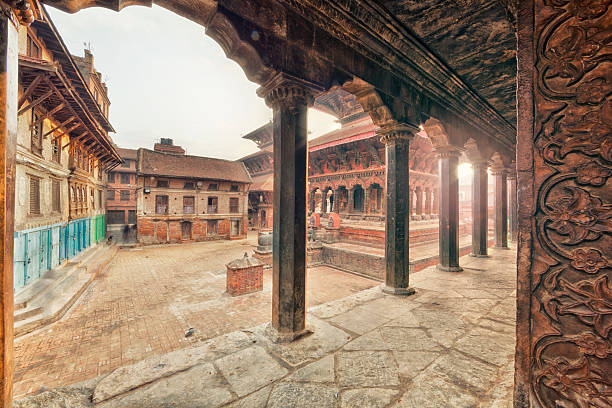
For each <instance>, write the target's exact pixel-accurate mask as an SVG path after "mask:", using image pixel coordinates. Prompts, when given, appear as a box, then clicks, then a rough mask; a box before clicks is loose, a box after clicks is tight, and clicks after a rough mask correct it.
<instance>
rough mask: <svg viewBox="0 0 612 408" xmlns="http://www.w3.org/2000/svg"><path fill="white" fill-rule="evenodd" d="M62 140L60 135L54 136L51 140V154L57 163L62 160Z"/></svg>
mask: <svg viewBox="0 0 612 408" xmlns="http://www.w3.org/2000/svg"><path fill="white" fill-rule="evenodd" d="M61 144H62V142H61V140H60V138H59V137H54V138H53V141H52V142H51V155H52V156H53V161H55V162H56V163H61V162H62V145H61Z"/></svg>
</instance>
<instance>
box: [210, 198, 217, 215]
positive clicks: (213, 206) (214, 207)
mask: <svg viewBox="0 0 612 408" xmlns="http://www.w3.org/2000/svg"><path fill="white" fill-rule="evenodd" d="M218 204H219V199H218V198H217V197H208V213H209V214H216V213H217V210H218Z"/></svg>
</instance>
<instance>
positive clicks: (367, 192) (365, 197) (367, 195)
mask: <svg viewBox="0 0 612 408" xmlns="http://www.w3.org/2000/svg"><path fill="white" fill-rule="evenodd" d="M370 191H371V190H370V189H369V188H366V189H364V190H363V213H364V214H367V213H368V212H369V211H368V206H369V205H370Z"/></svg>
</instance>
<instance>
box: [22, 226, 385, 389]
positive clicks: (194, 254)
mask: <svg viewBox="0 0 612 408" xmlns="http://www.w3.org/2000/svg"><path fill="white" fill-rule="evenodd" d="M256 242H257V234H252V233H250V234H249V238H248V239H246V240H237V241H210V242H201V243H193V244H183V245H168V246H151V247H144V248H142V249H122V250H120V251H119V253H118V254H117V255H116V256H115V258H114V259H113V260H112V261H111V264H110V265H109V267H108V268H107V269H106V270H105V271H104V272H103V273H101V274H100V275H98V277H97V278H96V279H95V280H94V281H93V282H92V284H91V286H90V287H89V288H88V289H87V290H86V291H85V293H84V294H83V295H82V296H81V298H80V299H79V300H78V301H77V303H76V304H75V305H74V307H73V308H72V309H71V310H70V311H69V312H68V313H67V315H66V316H64V318H63V319H62V320H60V321H58V322H55V323H53V324H51V325H49V326H47V327H46V328H44V329H42V330H39V331H37V332H35V333H32V334H30V335H26V336H23V337H20V338H18V339H17V340H16V342H15V386H14V395H15V397H16V398H20V397H23V396H24V395H26V394H28V393H31V392H34V391H36V390H37V389H38V388H39V387H59V386H66V385H70V384H74V383H77V382H81V381H84V380H87V379H91V378H95V377H98V376H100V375H104V374H107V373H109V372H111V371H113V370H115V369H117V368H119V367H122V366H128V365H131V364H134V363H137V362H138V361H140V360H143V359H146V358H148V357H152V356H156V355H162V354H166V353H169V352H172V351H175V350H179V349H182V348H188V347H192V346H194V344H198V343H200V342H202V341H204V340H207V339H210V338H214V337H217V336H219V335H223V334H225V333H230V332H233V331H236V330H240V329H245V328H249V327H253V326H255V325H258V324H261V323H264V322H267V321H269V320H270V315H271V302H272V300H271V299H272V289H271V288H272V272H271V270H265V271H264V290H263V291H262V292H257V293H252V294H249V295H246V296H238V297H231V296H229V295H228V294H227V293H225V264H226V263H227V262H229V261H231V260H233V259H236V258H239V257H242V255H243V254H244V252H246V251H248V252H251V251H252V250H253V248H254V247H253V244H255V243H256ZM378 284H379V283H378V282H375V281H373V280H370V279H366V278H363V277H360V276H356V275H350V274H347V273H345V272H341V271H338V270H336V269H332V268H330V267H326V266H322V267H316V268H310V269H309V270H308V281H307V305H308V306H313V305H318V304H321V303H324V302H328V301H330V300H335V299H339V298H343V297H345V296H348V295H351V294H354V293H358V292H359V291H361V290H363V289H366V288H370V287H373V286H376V285H378ZM190 327H193V328H194V329H195V333H194V335H193V336H191V337H189V338H185V332H186V331H187V330H188V329H189V328H190Z"/></svg>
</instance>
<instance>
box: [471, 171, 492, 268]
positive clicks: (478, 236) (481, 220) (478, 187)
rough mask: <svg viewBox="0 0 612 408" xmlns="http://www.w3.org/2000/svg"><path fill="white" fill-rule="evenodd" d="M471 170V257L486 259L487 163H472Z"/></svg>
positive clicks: (487, 219)
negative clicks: (472, 173) (472, 172)
mask: <svg viewBox="0 0 612 408" xmlns="http://www.w3.org/2000/svg"><path fill="white" fill-rule="evenodd" d="M472 168H473V170H474V176H473V177H474V178H473V180H472V256H476V257H479V258H486V257H488V255H487V244H488V237H487V235H488V222H489V214H488V189H489V184H488V183H489V182H488V174H487V162H486V161H478V162H473V163H472Z"/></svg>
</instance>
